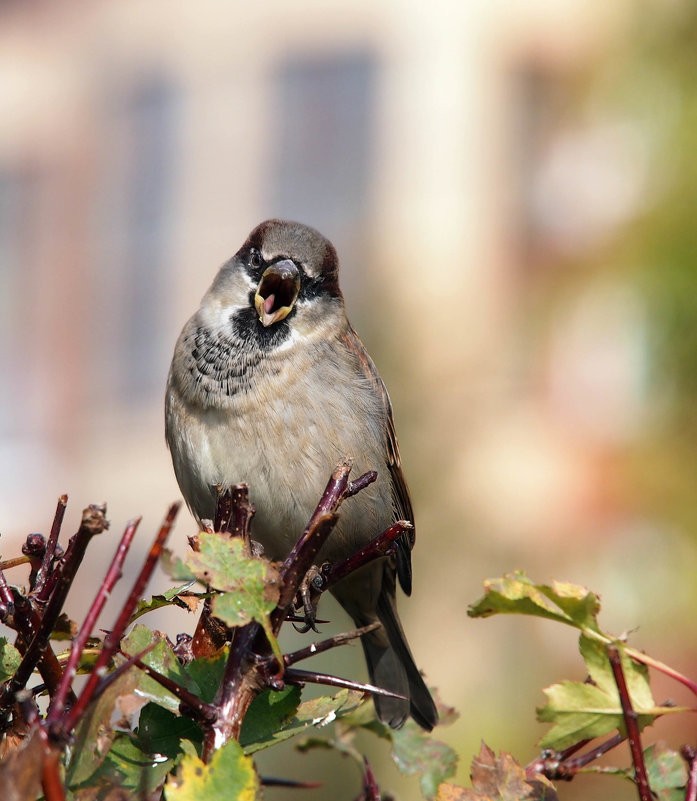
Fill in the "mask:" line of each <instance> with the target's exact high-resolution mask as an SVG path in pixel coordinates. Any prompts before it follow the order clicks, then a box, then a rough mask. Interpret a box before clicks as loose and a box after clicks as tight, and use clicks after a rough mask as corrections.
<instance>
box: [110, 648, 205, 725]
mask: <svg viewBox="0 0 697 801" xmlns="http://www.w3.org/2000/svg"><path fill="white" fill-rule="evenodd" d="M156 644H157V643H155V644H153V645H152V646H150V648H149V649H148V650H152V649H153V648H154V647H155V645H156ZM121 653H122V654H123V656H124V657H126V659H128V660H129V661H130V662H132V664H134V665H135V666H136V667H137V668H139V669H140V670H142V671H143V672H144V673H147V674H148V676H150V678H151V679H153V681H156V682H157V683H158V684H160V685H161V686H162V687H164V688H165V689H166V690H169V692H171V693H172V695H175V696H176V697H177V698H178V699H179V700H180V701H181V702H182V705H183V706H184V707H185V710H186V712H187V714H188V716H189V717H190V718H193V719H194V720H198V721H201V722H203V723H212V722H213V721H214V720H215V719H216V717H217V716H218V711H217V709H216V708H215V707H214V706H213V705H212V704H206V703H204V702H203V701H201V699H200V698H198V696H196V695H194V694H193V693H192V692H189V690H187V689H186V687H182V686H181V684H177V682H176V681H174V680H172V679H170V678H169V677H168V676H163V675H162V673H160V672H159V671H157V670H155V668H152V667H150V665H148V664H146V663H145V662H143V660H142V657H143V655H144V653H140V654H136V656H134V657H130V656H129V655H128V654H127V653H125V652H124V651H123V650H122V651H121Z"/></svg>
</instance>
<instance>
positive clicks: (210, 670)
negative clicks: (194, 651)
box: [183, 647, 229, 704]
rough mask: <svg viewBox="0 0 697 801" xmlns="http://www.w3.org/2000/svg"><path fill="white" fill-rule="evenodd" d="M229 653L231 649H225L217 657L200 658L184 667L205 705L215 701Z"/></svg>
mask: <svg viewBox="0 0 697 801" xmlns="http://www.w3.org/2000/svg"><path fill="white" fill-rule="evenodd" d="M228 653H229V648H228V647H225V648H223V649H222V651H220V653H218V654H216V655H215V656H212V657H198V659H193V660H192V661H191V662H189V664H188V665H184V667H183V669H184V672H185V673H186V675H187V676H189V678H190V679H191V680H192V681H193V683H194V684H195V685H196V687H198V692H197V693H196V695H197V696H198V698H199V699H200V700H201V701H203V702H204V703H205V704H211V703H213V701H214V699H215V695H216V693H217V692H218V687H220V682H221V681H222V678H223V674H224V672H225V663H226V662H227V657H228Z"/></svg>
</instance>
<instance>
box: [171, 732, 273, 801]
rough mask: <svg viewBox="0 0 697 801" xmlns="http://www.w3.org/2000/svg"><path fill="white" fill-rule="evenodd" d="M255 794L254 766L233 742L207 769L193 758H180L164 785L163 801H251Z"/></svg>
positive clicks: (214, 755)
mask: <svg viewBox="0 0 697 801" xmlns="http://www.w3.org/2000/svg"><path fill="white" fill-rule="evenodd" d="M258 793H259V777H258V776H257V774H256V771H255V769H254V763H253V762H252V760H251V759H250V758H249V757H246V756H245V755H244V753H243V752H242V748H241V747H240V744H239V743H238V742H236V741H235V740H230V741H229V742H227V743H226V744H225V745H224V746H223V747H222V748H219V749H218V750H217V751H216V752H215V753H214V754H213V757H212V759H211V761H210V763H209V764H208V765H206V764H205V763H204V762H203V761H202V760H200V759H199V758H198V757H195V756H188V755H186V756H184V757H182V761H181V764H180V766H179V770H178V771H177V774H176V776H170V777H169V779H168V780H167V784H165V798H166V799H167V801H202V799H204V798H205V799H206V801H254V799H256V798H257V796H258Z"/></svg>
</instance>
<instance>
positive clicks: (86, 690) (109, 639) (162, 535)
mask: <svg viewBox="0 0 697 801" xmlns="http://www.w3.org/2000/svg"><path fill="white" fill-rule="evenodd" d="M180 506H181V504H180V503H174V504H172V506H170V508H169V511H168V512H167V516H166V517H165V521H164V523H163V524H162V526H161V527H160V530H159V532H158V534H157V537H156V538H155V541H154V542H153V544H152V546H151V547H150V551H149V552H148V555H147V557H146V559H145V562H144V564H143V567H142V568H141V570H140V573H139V574H138V577H137V578H136V580H135V582H134V584H133V588H132V589H131V593H130V595H129V596H128V598H127V600H126V602H125V603H124V605H123V607H122V608H121V612H120V614H119V616H118V618H117V620H116V623H115V624H114V627H113V629H112V630H111V631H110V632H109V633H108V634H107V635H106V637H105V638H104V644H103V645H102V650H101V652H100V654H99V656H98V657H97V661H96V662H95V664H94V667H93V668H92V672H91V673H90V675H89V677H88V679H87V682H86V683H85V686H84V687H83V688H82V692H81V693H80V696H79V698H78V700H77V703H76V704H75V705H74V706H73V707H72V709H70V710H68V712H67V713H66V714H65V716H64V718H63V726H62V729H63V733H64V734H70V732H71V731H72V730H73V728H74V727H75V725H76V724H77V722H78V720H79V719H80V717H81V716H82V714H83V713H84V711H85V709H86V708H87V706H88V705H89V703H90V702H91V699H92V696H93V695H94V693H95V690H96V689H97V685H98V684H99V681H100V679H101V678H102V675H103V673H104V671H105V670H106V667H107V665H108V664H109V662H110V661H111V659H112V658H113V656H114V654H115V653H116V651H117V650H118V647H119V643H120V641H121V638H122V637H123V633H124V631H125V629H126V626H127V625H128V622H129V620H130V617H131V615H132V614H133V611H134V610H135V608H136V606H137V605H138V601H139V600H140V597H141V595H142V593H143V590H144V589H145V586H146V585H147V583H148V581H149V580H150V576H151V575H152V573H153V570H154V569H155V566H156V565H157V562H158V560H159V558H160V555H161V554H162V548H163V547H164V544H165V540H166V539H167V536H168V534H169V532H170V530H171V528H172V524H173V523H174V520H175V518H176V516H177V512H178V511H179V507H180Z"/></svg>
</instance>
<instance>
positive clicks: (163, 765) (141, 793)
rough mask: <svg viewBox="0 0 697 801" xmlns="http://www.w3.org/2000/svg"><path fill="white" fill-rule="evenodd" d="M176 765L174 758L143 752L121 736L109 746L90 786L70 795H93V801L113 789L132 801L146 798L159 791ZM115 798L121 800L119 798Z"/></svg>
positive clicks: (90, 778)
mask: <svg viewBox="0 0 697 801" xmlns="http://www.w3.org/2000/svg"><path fill="white" fill-rule="evenodd" d="M174 764H175V760H174V758H170V757H167V756H166V755H163V754H157V753H152V754H151V753H147V752H144V751H142V750H141V749H140V748H139V747H138V745H137V743H136V741H135V740H134V739H133V738H132V737H131V736H130V735H127V734H120V735H118V736H117V737H116V739H115V740H114V741H113V743H112V744H111V748H110V749H109V752H108V753H107V754H106V757H105V758H104V761H103V762H102V764H101V765H100V767H99V770H98V771H97V772H96V773H94V775H92V776H90V777H89V782H88V783H86V784H84V785H82V787H77V788H73V791H74V792H75V791H77V792H78V793H79V792H80V790H82V791H83V792H89V793H94V794H95V795H93V796H92V797H98V798H101V797H104V796H107V797H109V793H110V792H113V790H114V788H120V789H122V790H127V791H128V792H129V796H131V797H133V796H134V795H135V794H136V792H137V794H138V797H146V796H148V795H150V794H151V793H153V792H154V791H155V790H156V789H157V788H158V787H161V786H162V784H163V783H164V781H165V778H166V777H167V774H168V773H169V772H170V771H171V770H172V768H173V766H174ZM118 797H123V796H122V795H119V796H118Z"/></svg>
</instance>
